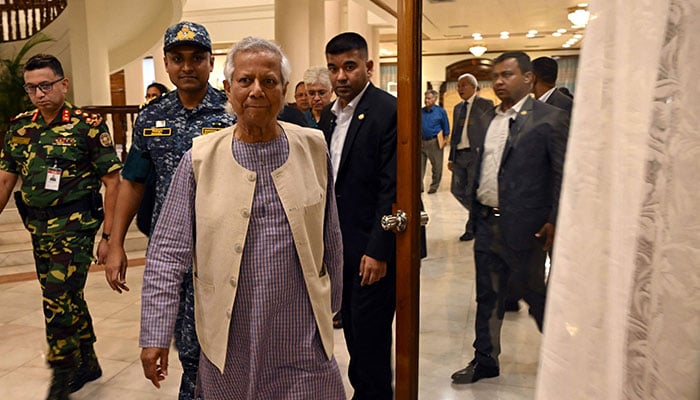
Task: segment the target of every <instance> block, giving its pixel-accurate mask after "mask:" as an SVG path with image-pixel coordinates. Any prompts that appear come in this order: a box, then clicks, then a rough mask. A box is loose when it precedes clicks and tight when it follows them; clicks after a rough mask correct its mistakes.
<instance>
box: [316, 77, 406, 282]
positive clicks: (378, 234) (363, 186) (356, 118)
mask: <svg viewBox="0 0 700 400" xmlns="http://www.w3.org/2000/svg"><path fill="white" fill-rule="evenodd" d="M334 104H335V102H333V103H331V104H329V105H328V106H326V108H324V109H323V111H322V112H321V119H320V121H319V128H320V129H321V130H322V131H323V133H324V135H325V136H326V141H327V143H328V147H329V149H330V144H331V139H332V137H333V130H334V128H335V116H334V115H333V113H332V112H331V108H332V107H333V105H334ZM335 195H336V201H337V206H338V218H339V220H340V229H341V231H342V233H343V247H344V248H343V252H344V254H345V257H344V258H345V266H344V268H345V270H346V271H349V272H352V273H354V274H355V275H357V273H356V272H354V271H357V269H358V268H359V265H360V259H361V257H362V255H364V254H366V255H368V256H370V257H372V258H375V259H378V260H380V261H387V262H388V267H389V268H395V263H394V262H393V261H394V259H395V246H396V245H395V236H394V233H393V232H387V231H384V230H383V229H382V227H381V219H382V216H384V215H388V214H391V208H392V204H393V203H394V202H395V201H396V98H395V97H394V96H392V95H390V94H389V93H387V92H385V91H383V90H381V89H378V88H376V87H375V86H374V85H372V84H371V83H370V84H369V86H368V87H367V90H366V91H365V93H364V95H363V96H362V99H361V100H360V102H359V103H358V104H357V107H356V108H355V111H354V113H353V116H352V121H351V122H350V126H349V128H348V133H347V136H346V138H345V144H344V146H343V152H342V156H341V159H340V166H339V168H338V174H337V176H336V177H335Z"/></svg>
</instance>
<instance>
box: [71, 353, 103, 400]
mask: <svg viewBox="0 0 700 400" xmlns="http://www.w3.org/2000/svg"><path fill="white" fill-rule="evenodd" d="M101 376H102V368H100V363H99V362H97V355H96V354H95V350H94V349H93V347H92V345H89V346H82V347H81V348H80V365H79V366H78V369H77V370H76V371H75V374H73V376H72V379H71V382H70V392H71V393H74V392H77V391H78V390H80V389H82V387H83V386H85V384H86V383H88V382H92V381H94V380H95V379H98V378H99V377H101Z"/></svg>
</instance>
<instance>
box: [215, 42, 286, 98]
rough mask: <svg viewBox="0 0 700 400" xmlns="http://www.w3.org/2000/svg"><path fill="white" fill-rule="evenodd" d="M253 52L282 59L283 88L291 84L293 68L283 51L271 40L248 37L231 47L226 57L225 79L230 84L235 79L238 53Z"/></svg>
mask: <svg viewBox="0 0 700 400" xmlns="http://www.w3.org/2000/svg"><path fill="white" fill-rule="evenodd" d="M244 52H252V53H272V54H275V55H277V56H279V57H280V60H281V61H280V69H281V71H282V86H284V85H286V84H287V82H289V77H290V76H291V75H292V66H291V64H290V63H289V59H288V58H287V56H286V55H285V54H284V53H283V52H282V49H280V47H279V46H278V45H276V44H274V43H272V42H271V41H269V40H265V39H262V38H257V37H252V36H248V37H246V38H243V39H241V41H240V42H238V43H236V44H235V45H233V47H231V50H229V52H228V54H227V55H226V65H225V66H224V78H225V79H226V80H227V81H228V82H229V83H230V82H231V78H232V77H233V71H234V70H235V69H236V64H235V62H234V59H235V58H236V55H237V54H238V53H244Z"/></svg>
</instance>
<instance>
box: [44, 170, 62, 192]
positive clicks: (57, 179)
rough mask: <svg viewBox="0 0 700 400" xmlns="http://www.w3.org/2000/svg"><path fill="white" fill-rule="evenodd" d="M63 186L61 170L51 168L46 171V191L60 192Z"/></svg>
mask: <svg viewBox="0 0 700 400" xmlns="http://www.w3.org/2000/svg"><path fill="white" fill-rule="evenodd" d="M60 184H61V169H60V168H56V167H51V168H49V169H47V170H46V182H45V183H44V189H46V190H58V187H59V185H60Z"/></svg>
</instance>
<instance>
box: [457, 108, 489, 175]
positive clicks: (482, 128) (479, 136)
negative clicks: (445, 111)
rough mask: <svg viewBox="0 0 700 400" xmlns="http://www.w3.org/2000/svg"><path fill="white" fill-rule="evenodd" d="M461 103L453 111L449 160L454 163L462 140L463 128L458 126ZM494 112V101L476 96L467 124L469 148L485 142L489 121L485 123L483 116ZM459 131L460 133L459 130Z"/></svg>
mask: <svg viewBox="0 0 700 400" xmlns="http://www.w3.org/2000/svg"><path fill="white" fill-rule="evenodd" d="M462 103H464V101H461V102H459V103H457V105H456V106H455V108H454V109H453V110H452V134H451V135H450V155H449V158H448V160H450V161H454V159H455V151H457V145H458V144H459V141H460V140H461V139H462V130H461V129H460V128H461V127H459V126H458V124H457V119H458V118H459V109H460V107H462ZM492 110H493V101H491V100H489V99H485V98H483V97H479V96H474V104H472V109H471V111H470V113H469V120H468V121H466V122H467V137H468V138H469V146H470V147H472V146H473V143H477V142H479V141H481V142H483V140H484V136H485V135H486V129H488V127H489V124H488V122H489V121H488V120H487V121H484V118H482V116H483V115H484V114H485V113H488V112H491V111H492ZM458 129H459V132H457V130H458Z"/></svg>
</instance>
